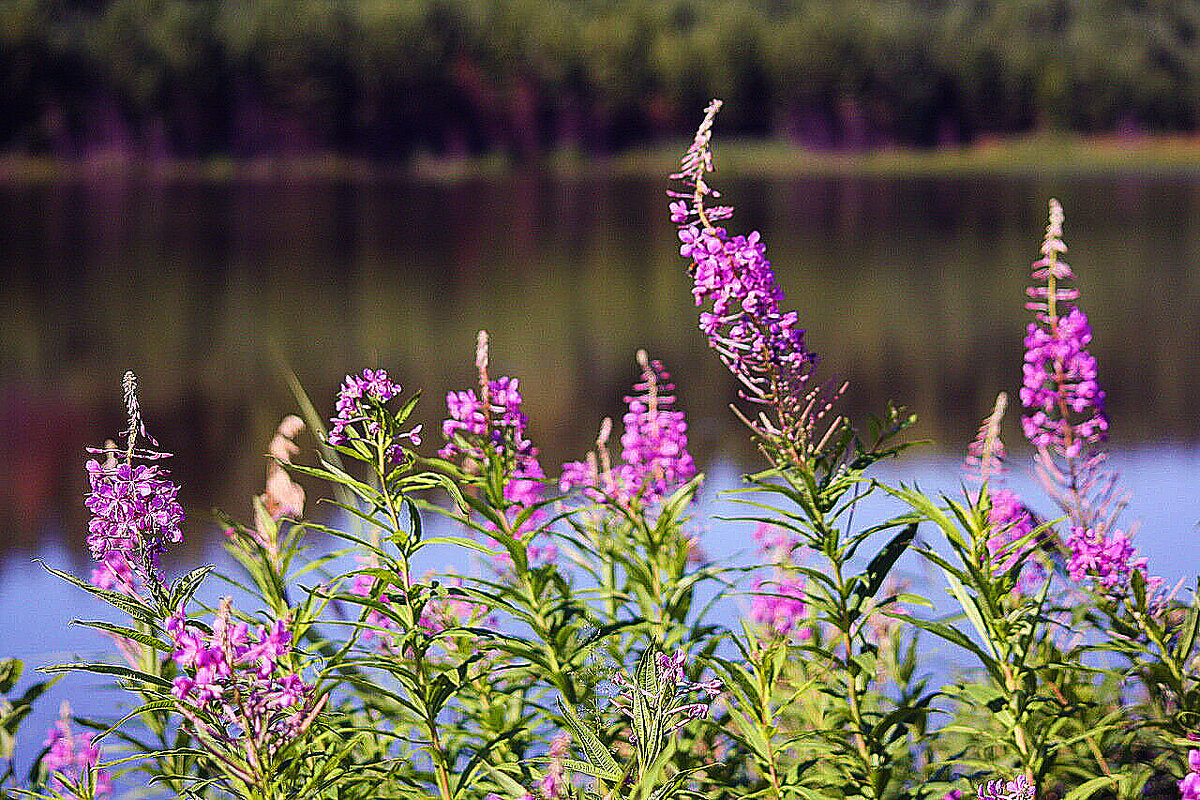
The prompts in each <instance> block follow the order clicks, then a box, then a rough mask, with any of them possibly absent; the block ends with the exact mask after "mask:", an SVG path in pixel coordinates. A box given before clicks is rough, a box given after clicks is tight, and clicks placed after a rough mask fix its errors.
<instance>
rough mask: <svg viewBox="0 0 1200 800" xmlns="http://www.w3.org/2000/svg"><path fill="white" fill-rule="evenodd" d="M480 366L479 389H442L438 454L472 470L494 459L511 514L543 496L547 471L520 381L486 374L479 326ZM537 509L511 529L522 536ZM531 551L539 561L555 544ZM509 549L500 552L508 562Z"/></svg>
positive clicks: (534, 522)
mask: <svg viewBox="0 0 1200 800" xmlns="http://www.w3.org/2000/svg"><path fill="white" fill-rule="evenodd" d="M475 364H476V367H477V368H478V371H479V387H478V393H477V392H476V391H475V390H474V389H468V390H466V391H454V392H450V393H448V394H447V395H446V411H447V413H448V414H449V416H448V418H447V419H446V420H444V421H443V422H442V435H443V436H444V437H445V438H446V445H445V446H444V447H443V448H442V449H441V450H439V451H438V455H440V456H441V457H442V458H446V459H454V460H458V461H461V462H462V464H463V467H464V468H465V469H466V470H467V471H469V472H472V473H479V472H481V471H483V470H484V469H485V468H486V466H487V465H488V464H497V465H500V466H501V467H502V469H503V470H504V472H505V478H506V480H505V482H504V489H503V493H504V500H505V501H507V503H508V504H509V505H508V507H507V509H506V510H505V513H506V514H507V515H508V517H509V519H515V518H516V517H517V516H519V515H520V514H521V513H522V512H523V511H524V510H525V509H527V508H530V507H531V506H534V505H536V504H537V503H539V502H541V500H542V493H543V491H544V489H545V484H544V481H545V478H546V475H545V473H544V472H543V471H542V465H541V463H540V462H539V461H538V450H537V448H536V447H534V446H533V442H531V441H530V440H529V439H528V437H527V436H526V433H525V429H526V426H527V425H528V423H529V419H528V418H527V417H526V416H525V412H524V411H522V410H521V403H522V397H521V392H520V381H518V379H516V378H510V377H507V376H502V377H499V378H495V379H492V378H491V377H490V376H489V375H488V336H487V332H486V331H480V332H479V337H478V340H477V345H476V350H475ZM544 516H545V515H544V513H543V512H542V510H541V509H538V510H536V511H535V512H534V513H533V514H531V515H530V516H529V517H528V518H527V519H526V520H525V521H524V522H523V523H522V525H521V526H520V528H518V529H517V530H514V531H513V533H514V534H516V536H517V538H522V537H523V536H526V535H528V534H529V533H530V532H531V531H533V530H535V529H536V528H537V526H538V524H539V523H540V522H541V521H542V520H543V519H544ZM529 556H530V558H531V559H532V560H534V561H538V562H546V561H553V560H554V558H555V557H556V556H557V548H555V547H554V545H552V544H540V543H539V544H531V545H530V546H529ZM506 559H507V555H505V556H501V558H500V560H501V562H502V563H506Z"/></svg>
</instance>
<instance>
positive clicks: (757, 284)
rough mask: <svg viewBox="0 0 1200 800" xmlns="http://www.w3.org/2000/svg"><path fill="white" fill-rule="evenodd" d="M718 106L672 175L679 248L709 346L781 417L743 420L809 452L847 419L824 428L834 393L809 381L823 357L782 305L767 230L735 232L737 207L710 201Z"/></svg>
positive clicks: (746, 392)
mask: <svg viewBox="0 0 1200 800" xmlns="http://www.w3.org/2000/svg"><path fill="white" fill-rule="evenodd" d="M720 108H721V101H719V100H713V101H712V103H710V104H709V106H708V108H707V109H706V110H705V114H704V119H703V121H702V122H701V123H700V127H699V129H698V130H697V131H696V136H695V139H694V140H693V141H692V144H691V146H690V147H689V148H688V151H687V153H686V154H685V155H684V156H683V159H682V161H681V163H680V169H679V171H678V172H676V173H674V174H673V175H671V178H672V179H674V180H678V181H681V182H682V184H683V186H684V191H675V190H673V191H671V192H668V194H669V195H670V196H671V197H672V198H674V199H673V200H672V202H671V203H670V214H671V221H672V222H674V223H675V224H676V225H677V226H678V227H679V241H680V243H681V244H680V248H679V252H680V255H682V256H683V257H684V258H687V259H690V261H691V265H690V267H689V268H688V271H689V273H690V274H691V276H692V280H693V287H692V295H693V296H694V297H695V300H696V305H698V306H701V305H705V304H706V303H711V305H710V306H709V309H708V310H706V311H703V312H701V314H700V329H701V330H703V331H704V333H705V335H706V336H707V337H708V343H709V346H710V347H712V349H713V350H714V351H715V352H716V353H717V355H718V356H719V357H720V358H721V360H722V361H723V362H724V363H725V365H726V366H727V367H728V368H729V370H730V371H731V372H732V373H733V374H734V376H735V377H736V378H737V379H738V381H739V382H740V383H741V385H742V390H741V393H742V396H743V397H744V398H746V399H748V400H750V401H752V402H755V403H759V404H762V405H765V406H768V407H770V408H773V409H774V410H775V412H776V413H777V416H778V419H776V420H770V419H768V418H767V416H766V415H765V414H763V413H759V414H758V415H757V418H756V419H755V420H749V419H746V420H745V421H746V422H747V423H748V424H750V426H751V428H753V429H755V430H756V431H758V432H759V434H761V435H762V436H764V437H769V438H781V439H782V440H784V441H786V442H787V444H788V446H789V447H790V448H791V449H792V450H793V451H794V456H795V457H801V458H803V457H807V455H809V454H811V453H812V452H815V451H819V450H821V449H822V448H823V446H824V444H825V442H826V441H828V440H829V439H830V437H831V436H832V435H833V433H834V432H835V431H836V430H837V429H838V428H839V427H840V426H841V422H842V420H841V418H840V417H835V418H834V419H832V420H831V421H829V423H828V427H827V428H826V429H825V430H824V431H821V432H818V425H819V424H821V423H822V420H824V419H825V417H826V416H827V414H828V413H829V411H830V409H831V404H832V399H831V398H827V397H825V394H824V392H823V391H822V388H821V387H816V388H813V387H810V386H809V385H808V384H809V379H810V377H811V373H812V369H813V366H814V365H815V363H816V361H817V357H816V355H815V354H814V353H812V352H810V351H809V350H808V349H807V347H806V346H805V341H804V329H803V328H801V327H800V326H799V316H798V315H797V313H796V312H795V311H784V310H783V308H782V305H783V302H784V294H783V290H782V289H781V288H780V287H779V284H778V283H777V282H776V280H775V273H774V271H773V269H772V268H771V262H770V261H768V260H767V256H766V245H765V244H764V242H763V241H762V236H761V235H760V234H759V233H758V232H757V231H754V232H752V233H750V234H749V235H745V236H742V235H737V236H735V235H732V234H730V233H729V232H728V231H727V230H726V229H725V228H723V227H717V226H716V225H715V223H716V222H717V221H719V220H723V219H728V218H729V217H731V216H732V215H733V209H732V208H731V207H728V206H708V205H706V200H707V199H708V198H716V197H719V196H720V195H719V193H718V192H717V191H716V190H714V189H713V188H712V187H710V186H709V185H708V183H707V180H706V177H705V176H706V175H707V173H709V172H711V171H712V170H713V157H712V148H711V138H712V125H713V119H714V118H715V117H716V114H717V112H718V111H719V110H720ZM844 388H845V387H842V389H844ZM840 392H841V390H839V392H838V394H840Z"/></svg>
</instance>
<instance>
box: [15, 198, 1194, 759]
mask: <svg viewBox="0 0 1200 800" xmlns="http://www.w3.org/2000/svg"><path fill="white" fill-rule="evenodd" d="M721 185H722V188H723V189H725V194H726V199H728V200H729V201H730V202H732V203H733V204H734V205H736V206H737V208H738V215H737V216H736V217H735V220H734V222H733V227H735V228H737V229H739V230H749V229H751V228H758V229H760V230H761V231H762V232H763V235H764V237H765V239H766V241H767V242H768V246H769V250H768V252H769V255H770V256H771V258H772V260H773V262H774V264H775V268H776V271H777V274H778V277H779V280H780V282H781V284H782V285H783V287H784V289H785V290H786V292H787V293H788V297H789V306H790V307H794V308H796V309H798V310H799V311H800V314H801V317H802V319H803V320H804V321H805V323H806V325H807V326H808V329H809V334H808V335H809V341H810V345H811V347H812V348H813V349H815V350H816V351H817V352H819V353H820V354H821V356H822V360H823V361H822V363H823V367H822V368H823V370H824V373H825V374H826V375H827V376H829V377H830V378H831V379H837V380H848V381H849V382H850V388H849V390H848V392H847V394H846V397H845V399H844V401H843V406H844V408H845V409H846V410H847V411H848V412H849V413H851V414H852V415H853V416H856V417H858V418H859V419H861V418H862V417H863V416H864V415H865V414H866V413H867V412H869V411H872V410H878V409H879V408H881V406H882V404H883V402H884V401H885V400H886V399H888V398H892V399H895V400H897V401H899V402H901V403H905V404H907V405H909V406H910V407H912V408H913V409H914V410H915V411H917V412H918V414H919V415H920V418H921V422H920V423H919V425H918V427H917V428H916V429H915V431H914V437H916V438H929V439H932V440H933V442H934V444H933V445H931V446H929V447H927V448H925V450H924V451H923V455H920V456H917V457H914V459H912V460H910V461H906V462H901V463H899V464H896V465H891V466H889V467H887V468H886V469H887V470H889V474H891V475H892V476H894V477H901V478H920V479H921V480H922V481H923V484H922V485H924V486H927V487H928V488H938V489H945V490H947V491H950V490H954V488H955V487H956V486H957V485H958V481H959V475H958V471H957V469H958V468H957V464H958V459H959V456H960V454H961V453H962V451H963V449H964V447H965V444H966V442H967V441H968V440H969V439H970V438H971V435H972V433H973V431H974V428H975V426H976V425H977V424H978V420H979V419H980V418H981V417H982V416H983V415H984V414H985V413H986V412H987V410H988V408H989V407H990V404H991V402H992V400H993V399H994V397H995V394H996V392H998V391H1000V390H1007V391H1009V392H1015V390H1016V388H1017V386H1018V385H1019V379H1020V365H1021V338H1022V336H1023V332H1024V326H1025V324H1026V323H1027V321H1028V314H1027V312H1025V311H1024V310H1023V308H1022V304H1023V300H1024V286H1025V285H1026V282H1027V275H1028V263H1029V262H1030V261H1031V260H1032V258H1033V257H1034V256H1035V255H1036V250H1037V245H1038V242H1039V239H1040V236H1041V231H1042V227H1043V225H1044V219H1045V208H1046V205H1045V203H1046V199H1047V198H1049V197H1051V196H1057V197H1059V198H1060V199H1061V200H1062V202H1063V204H1064V206H1065V207H1066V210H1067V241H1068V244H1069V245H1070V246H1071V248H1072V249H1071V252H1070V253H1069V254H1068V260H1069V261H1070V262H1071V263H1072V264H1073V265H1074V266H1075V269H1076V272H1077V273H1078V275H1079V281H1078V285H1079V287H1080V289H1081V290H1082V293H1083V297H1082V300H1081V303H1082V305H1083V307H1084V308H1085V309H1086V310H1087V312H1088V313H1089V315H1090V316H1091V318H1092V321H1093V325H1094V327H1095V330H1096V340H1095V342H1094V345H1093V347H1094V352H1095V353H1096V355H1097V357H1098V359H1099V363H1100V370H1101V373H1100V379H1101V382H1102V383H1103V385H1104V386H1105V388H1106V389H1107V390H1108V393H1109V410H1110V413H1111V416H1112V419H1113V441H1112V447H1113V449H1114V451H1115V452H1116V454H1117V455H1116V457H1115V461H1116V463H1117V464H1118V466H1119V467H1120V468H1121V469H1122V471H1123V473H1124V475H1125V480H1126V483H1127V485H1128V486H1129V487H1130V488H1131V489H1133V490H1134V491H1135V498H1136V499H1135V502H1134V506H1133V510H1134V512H1135V514H1136V515H1137V516H1141V517H1143V518H1144V519H1145V520H1146V523H1147V524H1146V526H1145V528H1144V529H1143V531H1142V532H1141V534H1140V537H1141V540H1142V547H1143V549H1144V550H1146V551H1147V553H1148V554H1149V555H1150V556H1151V558H1152V568H1155V564H1154V560H1155V558H1156V556H1161V558H1159V559H1158V561H1159V562H1160V563H1161V564H1162V566H1160V567H1158V568H1157V571H1159V572H1161V573H1163V574H1165V575H1166V576H1167V577H1168V579H1169V580H1174V579H1177V578H1180V577H1183V576H1185V575H1188V574H1191V573H1194V572H1195V571H1196V570H1197V568H1200V560H1198V559H1191V560H1188V559H1187V558H1183V559H1181V558H1179V554H1180V553H1188V552H1192V550H1193V549H1192V548H1181V547H1180V542H1181V541H1183V540H1185V539H1188V537H1193V536H1195V535H1196V533H1197V531H1196V528H1195V526H1196V523H1197V521H1200V508H1198V507H1197V505H1196V499H1195V492H1194V490H1193V488H1192V487H1193V486H1194V483H1195V480H1196V476H1197V466H1198V465H1200V456H1198V453H1200V450H1198V449H1197V441H1198V440H1200V418H1198V417H1197V415H1196V414H1195V412H1194V407H1195V406H1194V401H1193V398H1194V397H1196V395H1197V391H1198V390H1200V368H1198V366H1197V365H1200V335H1198V334H1200V313H1198V312H1200V270H1197V269H1196V267H1195V265H1196V264H1197V263H1200V261H1198V258H1197V256H1198V254H1200V179H1196V178H1165V177H1161V176H1154V175H1147V176H1142V177H1125V178H1119V179H1118V178H1092V177H1087V176H1075V177H1065V178H1053V179H1051V178H1046V179H1036V178H1029V179H986V180H985V179H970V178H956V179H932V178H931V179H879V180H874V179H872V180H867V179H821V180H815V179H814V180H753V181H751V180H733V181H722V182H721ZM665 188H666V186H665V183H664V182H660V181H641V180H560V179H553V178H548V177H541V176H517V177H512V178H508V179H503V180H496V181H474V182H472V181H465V182H458V183H428V182H424V183H423V182H415V181H406V180H364V181H355V182H336V181H310V182H293V181H286V180H282V179H281V180H273V179H257V180H236V181H229V182H223V183H194V182H177V183H172V182H153V181H138V180H117V179H111V178H107V179H97V180H94V181H91V180H84V181H75V182H65V183H40V184H39V183H26V184H11V185H0V208H3V209H4V213H3V214H0V264H2V267H3V276H4V280H3V281H2V282H0V302H2V304H3V318H2V319H3V324H2V325H0V429H2V430H3V431H4V432H5V434H6V436H7V438H8V442H9V444H8V447H7V448H6V462H7V463H6V465H5V469H3V470H0V641H3V642H4V645H3V647H2V648H0V653H12V654H16V655H22V656H25V657H27V658H29V659H30V660H31V661H32V662H34V663H46V662H48V661H52V660H61V659H69V658H70V657H72V655H73V654H74V653H76V652H81V651H90V650H95V649H97V648H98V647H99V646H102V645H103V642H102V641H100V640H99V639H98V637H96V636H94V635H93V634H91V633H89V632H87V631H84V630H80V629H66V628H64V627H63V626H64V625H65V623H66V622H67V621H68V620H69V619H70V618H72V617H73V616H88V615H92V614H95V613H96V610H95V609H94V608H92V607H90V606H89V605H88V604H87V603H86V602H84V601H82V599H81V594H80V593H78V592H77V591H75V590H73V589H71V588H70V587H67V586H65V585H62V584H61V583H59V582H57V581H55V580H53V579H51V578H49V576H47V575H46V574H45V573H43V572H42V571H41V570H39V569H37V568H35V567H33V566H32V565H31V564H30V559H31V558H32V557H33V556H36V555H42V556H45V557H46V558H47V559H48V560H50V561H52V562H53V563H55V564H57V565H59V566H71V567H73V568H74V569H75V571H76V572H81V573H83V574H86V569H87V568H88V562H87V557H86V549H85V548H84V546H83V532H84V531H85V529H86V516H85V514H84V510H83V507H82V502H81V501H82V498H83V495H84V493H85V491H86V478H85V473H84V471H83V468H82V463H83V460H84V458H85V454H84V447H85V446H87V445H97V444H100V443H101V442H102V441H103V440H104V439H105V438H107V437H110V436H113V435H114V434H115V433H116V432H117V431H119V430H120V429H121V428H122V427H123V422H124V420H123V419H122V413H123V410H122V405H121V398H120V378H121V374H122V373H123V371H124V370H126V369H133V370H135V371H136V372H137V373H138V375H139V377H140V378H141V383H142V387H143V393H142V406H143V409H144V412H145V416H146V419H147V422H148V425H149V428H150V431H151V432H152V433H153V434H154V435H155V436H156V437H157V438H158V439H159V441H160V442H161V443H162V444H163V446H164V447H165V448H166V449H169V450H171V451H173V452H174V453H176V457H175V458H174V459H173V462H172V469H173V470H174V473H175V477H176V478H177V480H178V481H179V482H180V483H181V484H182V485H183V492H182V494H181V499H182V500H183V502H184V504H185V506H186V508H187V509H188V511H189V524H188V535H187V539H186V541H185V544H184V546H183V548H182V550H181V552H180V553H178V554H177V556H176V558H175V561H174V562H173V563H174V564H175V565H176V566H178V567H179V568H182V567H183V566H187V565H190V564H194V563H196V562H197V561H201V560H217V561H220V560H221V558H222V556H221V554H220V551H219V548H218V546H217V545H218V541H219V538H220V537H219V534H217V533H216V526H215V524H214V523H213V522H211V514H210V510H211V509H212V508H214V507H221V508H224V509H227V510H229V511H231V512H233V513H235V514H242V515H244V514H245V513H246V512H247V511H248V507H249V497H250V495H251V494H253V493H255V492H258V491H261V485H262V480H263V476H264V468H265V461H264V459H263V456H262V453H264V452H265V449H266V444H267V441H268V439H269V438H270V435H271V432H272V431H273V429H274V427H275V425H276V424H277V423H278V421H279V419H280V418H281V417H282V416H283V415H284V414H286V413H289V412H291V411H293V410H294V409H295V408H296V407H297V404H296V402H295V400H294V398H293V397H292V396H291V394H290V392H289V390H288V389H287V387H286V383H285V381H284V380H283V377H282V371H281V368H280V365H281V364H288V365H290V367H291V368H292V369H294V370H295V372H296V374H297V375H298V376H299V378H300V380H301V382H302V383H303V385H304V386H305V387H306V388H307V390H308V391H309V393H310V394H311V396H312V397H313V399H314V402H315V403H316V405H317V406H318V408H319V409H321V410H322V412H323V413H328V411H329V410H330V407H331V406H332V400H331V398H332V397H333V394H334V392H335V391H336V389H337V386H338V384H339V382H340V380H341V378H342V376H343V375H344V374H345V373H346V372H348V371H357V370H359V369H361V368H362V367H364V366H372V367H385V368H387V369H388V370H389V371H390V372H391V373H392V374H393V376H394V377H397V378H398V379H399V380H401V381H402V382H403V383H404V385H405V386H406V387H408V388H410V389H416V388H422V389H423V390H424V391H425V397H424V401H423V402H422V405H421V406H420V408H419V411H418V417H419V419H420V421H423V422H424V423H425V424H426V430H427V441H426V447H427V448H428V449H429V450H430V451H431V452H432V450H433V449H435V448H436V447H437V439H438V430H439V427H440V426H439V425H438V420H439V419H440V416H441V415H442V411H443V406H442V402H441V399H442V397H443V396H444V393H445V392H446V391H447V390H448V389H452V388H461V387H467V386H469V385H471V383H472V382H473V380H474V377H473V372H474V368H473V346H474V345H473V343H474V335H475V331H476V330H478V329H479V328H483V327H486V328H487V329H488V330H489V331H490V332H491V334H492V342H493V348H492V364H493V371H494V373H496V374H510V375H514V376H518V377H520V379H521V388H522V391H523V393H524V395H525V400H526V409H527V411H528V413H529V416H530V432H531V436H532V438H533V440H534V442H535V443H536V444H537V445H538V446H539V447H540V448H541V450H542V453H543V464H544V465H545V467H546V471H547V473H548V474H551V475H554V474H556V473H557V465H558V464H559V463H561V462H562V461H564V460H570V459H575V458H578V457H579V456H580V455H581V454H582V453H583V452H584V450H585V449H586V448H587V446H588V442H589V441H590V440H591V439H592V438H593V437H594V435H595V431H596V428H597V426H598V424H599V421H600V419H601V418H602V417H603V416H605V415H613V416H619V414H620V413H621V407H622V396H623V395H624V394H625V393H627V392H628V391H629V386H630V384H631V383H632V382H633V380H634V378H635V375H636V366H635V363H634V353H635V351H636V350H637V348H639V347H645V348H647V349H648V350H649V351H650V352H651V354H652V355H654V356H655V357H658V358H661V359H662V360H663V361H664V362H665V363H666V365H667V367H668V368H669V369H670V370H671V371H672V372H673V373H674V374H675V376H676V378H677V380H678V383H679V391H678V396H679V405H680V407H682V408H683V409H685V410H686V411H687V413H688V417H689V421H690V425H691V430H690V436H691V442H692V449H693V451H694V452H695V453H696V455H697V459H698V461H699V462H700V464H701V467H702V468H704V469H709V470H710V471H711V472H712V480H711V481H710V485H709V486H708V487H707V488H706V490H705V497H706V498H707V499H706V500H705V501H704V504H703V505H702V507H701V509H698V510H699V511H700V512H701V514H700V515H701V516H703V514H704V513H707V512H709V511H713V510H714V506H713V505H712V504H713V503H715V502H716V500H715V497H716V493H717V490H719V489H724V488H729V487H731V486H733V485H735V483H736V477H735V476H736V474H737V472H738V471H739V470H740V469H742V468H744V467H747V466H751V465H753V464H754V463H755V462H754V453H753V450H752V447H751V446H750V445H749V444H748V442H747V437H746V435H745V432H744V431H743V430H741V429H740V428H739V426H738V425H737V423H736V422H735V421H734V419H733V417H732V415H731V414H729V412H728V410H727V405H728V403H729V402H730V401H732V400H733V399H734V398H735V392H736V389H735V386H734V384H733V381H732V379H731V378H730V376H729V375H728V374H727V373H726V372H725V370H724V368H723V367H722V366H721V365H720V364H719V362H717V360H716V358H715V357H714V356H712V354H711V353H710V352H709V351H708V350H707V348H706V347H705V345H704V342H703V337H702V336H701V335H700V333H699V332H698V331H697V330H696V328H695V313H696V310H695V309H694V307H693V306H692V304H691V296H690V291H689V290H690V282H689V279H688V276H687V274H686V271H685V264H684V263H683V262H682V261H681V260H680V258H679V257H678V253H677V242H676V239H675V232H674V229H673V227H672V226H671V224H670V223H669V222H668V221H667V219H666V213H665V205H666V201H665V198H664V197H663V191H664V189H665ZM1006 433H1007V439H1008V441H1009V442H1010V445H1017V444H1018V442H1019V438H1020V437H1019V435H1018V432H1017V426H1016V421H1015V416H1013V415H1011V414H1010V419H1009V421H1008V424H1007V426H1006ZM302 444H303V445H304V446H305V453H304V454H303V455H302V456H301V457H302V458H311V439H305V440H304V441H303V442H302ZM1013 449H1014V450H1015V451H1016V452H1015V453H1014V462H1015V463H1021V462H1022V461H1023V459H1024V458H1025V455H1024V454H1022V453H1021V451H1020V448H1019V446H1015V447H1013ZM1014 479H1015V481H1016V482H1017V483H1018V485H1019V486H1028V476H1024V475H1023V473H1021V472H1020V470H1018V471H1017V474H1016V475H1015V476H1014ZM1022 482H1024V483H1022ZM310 490H311V491H310V496H311V495H313V494H319V487H310ZM1189 504H1190V505H1189ZM727 530H728V528H727V526H723V525H722V524H718V523H713V524H712V525H711V527H710V528H709V529H708V530H707V533H706V536H707V539H706V545H705V546H706V548H708V549H709V550H710V552H713V553H715V554H729V553H732V552H733V551H734V550H737V549H738V547H741V546H742V545H741V544H740V542H743V541H744V536H741V537H734V536H733V535H732V534H730V533H727ZM1163 562H1165V563H1163ZM218 591H219V587H213V588H212V589H211V592H212V593H215V592H218ZM93 685H95V682H94V681H88V680H87V679H85V678H80V677H72V678H70V679H69V680H68V681H67V682H64V684H62V685H61V686H60V688H59V690H58V691H57V693H56V696H59V695H61V696H66V695H67V694H70V693H74V694H75V696H77V697H78V696H79V693H80V690H81V689H82V688H84V687H88V686H93ZM115 700H116V698H115V697H110V696H108V695H103V694H96V693H85V694H84V695H83V698H82V699H81V700H79V701H78V702H82V703H83V704H84V708H83V709H81V710H84V711H87V712H89V713H90V712H101V711H104V712H107V711H110V710H112V707H113V704H114V703H115ZM52 706H53V704H52V703H51V704H48V705H46V706H44V707H43V708H42V709H41V710H40V711H39V712H38V715H37V717H36V718H35V720H34V724H33V725H32V726H31V728H32V729H33V730H35V734H34V736H35V737H36V735H37V733H38V732H40V731H41V730H43V729H44V725H43V723H45V722H47V721H48V719H49V717H50V716H51V715H52V713H53V711H54V709H53V707H52ZM30 748H32V750H31V749H30ZM32 752H36V742H30V741H28V740H27V741H26V742H25V744H24V745H23V753H24V754H26V757H28V756H29V755H30V754H31V753H32Z"/></svg>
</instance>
